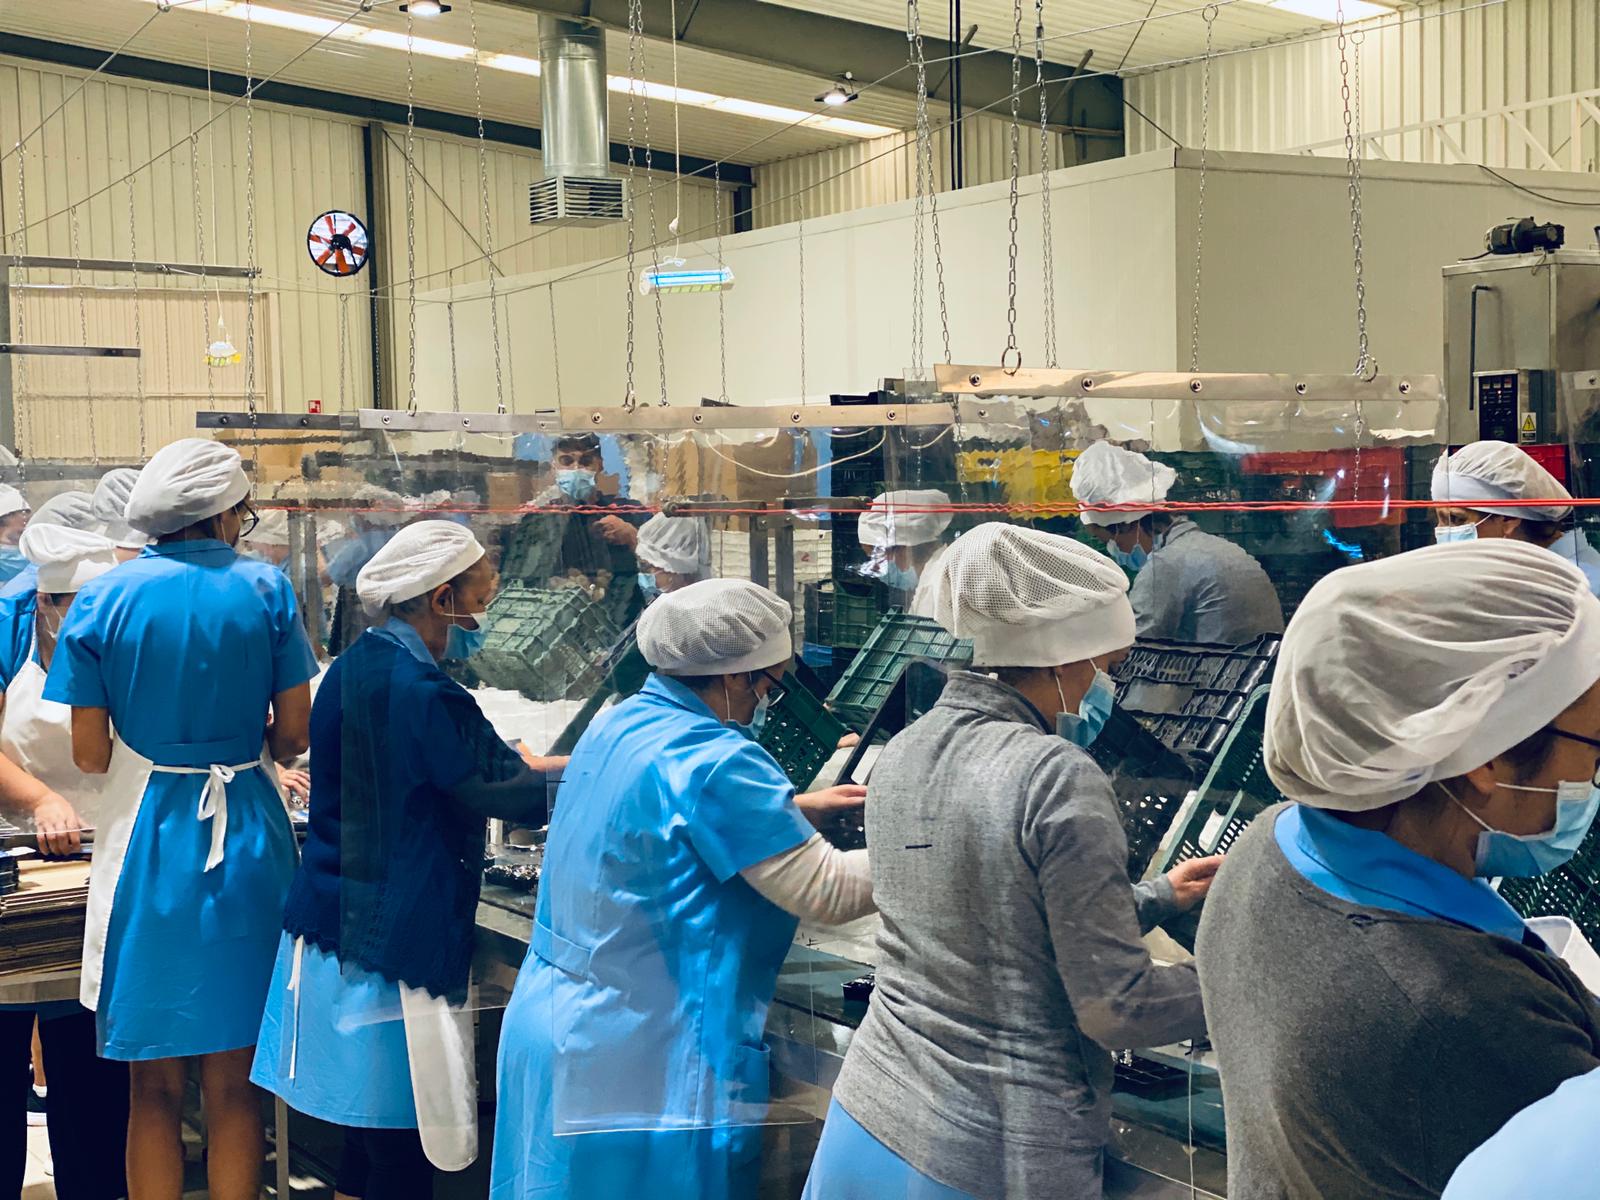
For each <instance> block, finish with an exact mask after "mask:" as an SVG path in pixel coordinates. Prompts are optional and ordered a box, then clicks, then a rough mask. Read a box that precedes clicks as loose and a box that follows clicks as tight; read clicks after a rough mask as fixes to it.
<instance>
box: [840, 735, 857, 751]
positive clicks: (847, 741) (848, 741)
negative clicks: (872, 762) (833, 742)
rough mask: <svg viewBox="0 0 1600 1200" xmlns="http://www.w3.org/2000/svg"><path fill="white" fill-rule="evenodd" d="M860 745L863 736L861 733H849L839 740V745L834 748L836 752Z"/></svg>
mask: <svg viewBox="0 0 1600 1200" xmlns="http://www.w3.org/2000/svg"><path fill="white" fill-rule="evenodd" d="M860 744H861V735H860V734H859V733H847V734H845V735H844V736H843V737H842V738H840V739H839V744H838V745H837V746H836V747H834V748H835V749H836V750H849V749H851V748H853V747H855V746H859V745H860Z"/></svg>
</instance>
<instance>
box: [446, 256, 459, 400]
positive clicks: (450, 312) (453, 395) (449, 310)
mask: <svg viewBox="0 0 1600 1200" xmlns="http://www.w3.org/2000/svg"><path fill="white" fill-rule="evenodd" d="M445 286H446V288H447V289H448V290H449V297H450V298H449V299H448V300H446V301H445V304H444V321H445V331H446V337H447V338H448V339H449V342H450V411H451V412H460V411H461V376H460V375H458V374H457V373H456V273H455V272H454V271H447V272H445Z"/></svg>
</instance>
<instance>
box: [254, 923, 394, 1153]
mask: <svg viewBox="0 0 1600 1200" xmlns="http://www.w3.org/2000/svg"><path fill="white" fill-rule="evenodd" d="M293 969H294V938H293V937H292V936H291V935H289V934H287V933H285V934H284V935H283V940H282V941H281V942H280V943H279V945H278V963H277V966H276V967H275V968H274V970H273V972H272V988H271V991H270V993H269V994H268V998H267V1011H266V1015H265V1016H264V1017H263V1018H262V1020H261V1040H260V1041H259V1042H257V1043H256V1061H255V1065H254V1066H253V1067H252V1068H251V1071H250V1079H251V1082H253V1083H255V1084H256V1085H257V1086H258V1087H263V1088H265V1089H266V1090H267V1091H269V1092H271V1093H272V1094H273V1095H275V1096H279V1097H281V1098H282V1099H283V1102H284V1103H285V1104H287V1105H288V1106H289V1107H290V1108H292V1109H294V1110H295V1111H296V1112H300V1113H305V1114H306V1115H307V1116H310V1117H316V1118H317V1119H318V1120H321V1121H330V1122H332V1123H333V1124H335V1125H344V1126H353V1127H357V1128H361V1129H415V1128H416V1127H417V1105H416V1099H415V1096H414V1095H413V1093H412V1090H411V1064H410V1059H409V1058H408V1057H407V1054H406V1027H405V1022H404V1020H403V1019H402V1017H401V1013H400V988H399V987H398V986H397V985H396V984H394V983H393V982H391V981H390V980H387V979H384V978H383V977H382V976H381V975H375V974H373V973H372V972H370V971H364V970H362V969H361V968H359V967H342V966H341V965H340V963H339V960H338V959H337V958H335V957H334V956H333V955H331V954H326V953H324V952H323V951H321V950H318V949H317V948H316V947H315V946H312V945H309V944H308V945H307V946H306V947H305V949H304V951H302V953H301V956H300V1018H299V1022H298V1033H297V1032H296V1021H295V1011H294V993H293V992H291V991H290V990H289V986H288V985H289V979H290V975H291V973H292V971H293ZM291 1057H292V1059H293V1072H292V1073H293V1078H290V1075H291V1070H290V1062H291Z"/></svg>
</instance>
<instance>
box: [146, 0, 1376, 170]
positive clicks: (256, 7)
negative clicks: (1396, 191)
mask: <svg viewBox="0 0 1600 1200" xmlns="http://www.w3.org/2000/svg"><path fill="white" fill-rule="evenodd" d="M1282 2H1283V3H1290V2H1295V3H1303V2H1308V0H1282ZM1327 2H1328V3H1329V4H1331V3H1332V2H1333V0H1327ZM145 3H150V4H155V5H157V6H158V7H159V6H160V5H161V3H162V0H145ZM1345 3H1346V5H1347V6H1352V5H1362V4H1365V3H1366V0H1345ZM401 8H402V9H407V8H409V10H410V12H411V14H412V16H427V15H431V14H432V13H434V12H449V11H450V5H448V4H443V3H438V2H437V0H408V2H407V3H406V4H404V5H402V6H401ZM172 11H173V12H185V13H195V14H206V15H209V16H214V17H232V18H234V19H235V20H238V21H243V20H247V19H248V20H250V21H253V22H254V23H255V24H257V25H270V26H273V27H275V28H278V29H289V30H294V31H296V32H298V33H306V34H311V35H313V36H315V37H319V38H325V39H327V41H328V42H329V43H333V42H347V43H353V44H355V45H357V46H368V47H377V48H382V49H385V50H396V51H400V52H404V51H405V50H406V49H407V48H408V47H409V49H410V50H411V52H412V53H414V54H419V55H422V56H424V57H427V58H442V59H447V60H449V61H453V62H471V61H472V47H471V46H464V45H462V44H460V43H458V42H444V41H438V40H436V39H434V38H423V37H407V36H406V34H405V33H404V32H403V31H399V30H393V29H377V28H374V27H372V26H370V25H358V24H356V23H355V22H354V21H344V22H340V21H332V20H329V19H328V18H326V17H315V16H311V15H309V14H306V13H298V12H290V11H288V10H285V9H281V8H272V7H270V6H268V5H265V4H258V3H255V2H254V0H251V2H250V3H245V2H244V0H185V3H184V4H183V5H182V6H181V7H174V8H173V9H172ZM478 62H479V64H480V65H481V66H485V67H488V68H490V69H491V70H496V71H507V72H510V73H511V74H514V75H532V76H534V77H537V76H538V74H539V60H538V59H536V58H528V57H526V56H524V55H520V54H480V55H479V56H478ZM840 79H841V81H842V83H843V84H844V85H845V90H846V91H849V90H850V89H849V87H848V85H849V84H850V83H851V82H852V78H851V76H850V75H849V74H845V75H843V76H841V77H840ZM606 87H607V88H608V89H609V90H611V91H613V92H622V93H624V94H626V93H628V92H630V91H631V92H633V93H634V94H635V95H639V96H643V97H645V98H647V99H650V100H656V101H660V102H661V103H664V104H681V105H684V106H686V107H689V108H703V109H707V110H710V111H712V112H724V113H729V114H731V115H733V116H738V117H750V118H752V119H754V120H757V121H775V122H778V123H779V124H783V125H800V126H804V127H805V128H807V129H815V130H822V131H825V132H828V133H839V134H844V135H845V136H847V137H856V138H880V137H887V136H889V135H890V134H892V133H897V132H899V131H898V130H896V129H892V128H890V127H889V126H887V125H874V124H872V123H871V122H869V121H851V120H847V119H846V118H844V117H834V116H828V115H826V114H825V113H820V112H808V111H805V110H803V109H798V108H787V107H785V106H784V105H781V104H763V103H761V102H760V101H758V100H742V99H740V98H738V97H737V96H719V95H717V94H716V93H715V92H699V91H695V90H694V89H692V88H677V87H673V86H672V85H671V84H666V83H652V82H650V81H648V80H644V81H638V82H635V81H633V80H630V79H628V78H627V77H625V76H621V75H611V76H609V77H607V79H606ZM849 98H850V99H853V98H854V94H853V93H852V94H851V96H850V97H849ZM818 99H819V100H821V97H818ZM823 103H843V101H842V100H841V101H835V102H830V101H823Z"/></svg>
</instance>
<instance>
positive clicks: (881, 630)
mask: <svg viewBox="0 0 1600 1200" xmlns="http://www.w3.org/2000/svg"><path fill="white" fill-rule="evenodd" d="M918 659H931V660H932V661H934V662H940V663H969V662H971V661H972V643H971V642H966V641H961V640H959V639H957V638H956V637H954V636H953V635H951V634H950V633H947V632H946V631H945V630H944V628H943V627H942V626H940V624H939V623H938V622H937V621H934V620H930V619H929V618H927V617H914V616H912V615H911V614H910V613H904V612H901V611H900V610H899V609H891V610H890V612H889V615H888V616H886V617H884V618H883V620H882V621H880V622H878V626H877V628H876V629H874V630H873V631H872V633H871V634H869V635H868V637H867V639H866V643H865V644H864V645H863V646H862V647H861V652H860V653H859V654H857V655H856V656H855V658H854V659H853V660H852V661H851V663H850V666H849V667H848V668H846V670H845V673H844V674H843V675H842V676H840V678H839V682H838V683H836V684H834V685H833V691H831V692H829V693H828V707H829V708H830V709H831V710H832V711H833V713H834V714H835V715H836V716H838V717H841V718H842V719H843V720H845V721H847V722H849V723H850V724H852V725H854V726H856V727H857V728H865V727H866V724H867V722H868V721H870V720H871V719H872V714H873V713H875V712H877V711H878V708H879V706H881V705H882V704H883V702H884V701H885V700H886V699H888V697H889V693H890V692H891V691H892V690H893V689H894V685H895V684H896V683H897V682H898V681H899V679H900V676H901V675H902V674H904V673H905V669H906V668H907V667H908V666H910V665H911V664H912V663H913V662H916V661H917V660H918Z"/></svg>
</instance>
